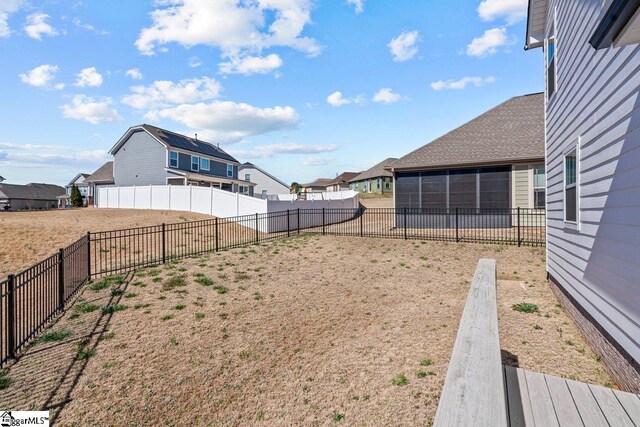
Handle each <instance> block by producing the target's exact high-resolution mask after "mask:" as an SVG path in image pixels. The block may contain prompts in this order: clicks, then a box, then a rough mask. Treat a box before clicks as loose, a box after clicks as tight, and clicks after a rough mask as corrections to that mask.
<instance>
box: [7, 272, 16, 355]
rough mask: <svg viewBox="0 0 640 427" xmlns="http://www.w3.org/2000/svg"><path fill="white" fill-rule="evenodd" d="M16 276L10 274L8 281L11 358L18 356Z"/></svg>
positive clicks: (9, 350)
mask: <svg viewBox="0 0 640 427" xmlns="http://www.w3.org/2000/svg"><path fill="white" fill-rule="evenodd" d="M15 279H16V277H15V276H14V275H13V274H10V275H9V278H8V281H7V297H8V300H7V351H8V353H9V354H8V356H9V358H11V359H15V357H16V286H15Z"/></svg>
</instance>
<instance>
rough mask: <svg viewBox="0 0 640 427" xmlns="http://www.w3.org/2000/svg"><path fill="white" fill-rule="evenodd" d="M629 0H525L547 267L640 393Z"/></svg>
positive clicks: (638, 152) (636, 66)
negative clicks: (538, 101)
mask: <svg viewBox="0 0 640 427" xmlns="http://www.w3.org/2000/svg"><path fill="white" fill-rule="evenodd" d="M639 5H640V2H638V1H620V0H605V1H603V0H579V1H578V0H530V1H529V12H528V21H527V35H526V49H537V48H540V49H541V50H542V52H541V53H542V54H543V58H544V77H545V94H544V104H545V151H546V168H547V179H546V188H547V215H548V216H547V218H548V219H547V273H548V278H549V281H550V283H551V287H552V289H553V290H554V291H555V293H556V295H557V296H558V298H559V300H560V301H561V302H562V304H563V305H564V307H565V309H566V310H567V311H568V312H569V313H570V314H571V315H572V316H573V318H574V319H575V321H576V324H577V325H578V327H579V328H580V329H581V330H582V332H583V333H584V335H585V336H586V338H587V340H588V341H589V343H590V344H591V346H592V347H593V349H594V350H595V351H596V353H597V354H598V355H599V356H600V357H602V360H603V361H604V362H605V364H606V366H607V367H608V369H609V371H610V373H611V374H612V375H613V376H614V378H615V380H616V382H617V383H618V384H619V385H620V386H622V387H623V388H625V389H627V390H630V391H635V392H640V133H639V132H638V123H640V46H639V45H638V43H639V42H640V10H639V9H638V6H639Z"/></svg>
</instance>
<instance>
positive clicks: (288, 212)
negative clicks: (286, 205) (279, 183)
mask: <svg viewBox="0 0 640 427" xmlns="http://www.w3.org/2000/svg"><path fill="white" fill-rule="evenodd" d="M287 237H291V211H290V210H289V209H287Z"/></svg>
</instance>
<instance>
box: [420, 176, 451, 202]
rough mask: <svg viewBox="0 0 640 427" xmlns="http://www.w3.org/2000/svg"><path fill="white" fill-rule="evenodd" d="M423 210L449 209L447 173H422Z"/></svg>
mask: <svg viewBox="0 0 640 427" xmlns="http://www.w3.org/2000/svg"><path fill="white" fill-rule="evenodd" d="M421 191H422V208H423V209H446V208H447V171H427V172H422V189H421Z"/></svg>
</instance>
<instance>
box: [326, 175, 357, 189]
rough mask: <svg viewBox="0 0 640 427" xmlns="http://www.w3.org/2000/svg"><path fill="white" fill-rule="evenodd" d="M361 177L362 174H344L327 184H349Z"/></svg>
mask: <svg viewBox="0 0 640 427" xmlns="http://www.w3.org/2000/svg"><path fill="white" fill-rule="evenodd" d="M358 175H360V172H342V173H341V174H340V175H338V176H336V177H335V178H334V179H332V180H331V182H329V184H327V186H330V185H336V184H348V183H349V182H350V181H351V180H352V179H353V178H354V177H356V176H358Z"/></svg>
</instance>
